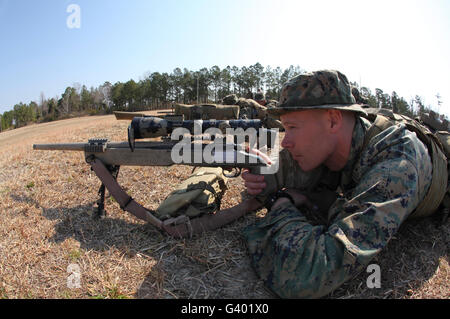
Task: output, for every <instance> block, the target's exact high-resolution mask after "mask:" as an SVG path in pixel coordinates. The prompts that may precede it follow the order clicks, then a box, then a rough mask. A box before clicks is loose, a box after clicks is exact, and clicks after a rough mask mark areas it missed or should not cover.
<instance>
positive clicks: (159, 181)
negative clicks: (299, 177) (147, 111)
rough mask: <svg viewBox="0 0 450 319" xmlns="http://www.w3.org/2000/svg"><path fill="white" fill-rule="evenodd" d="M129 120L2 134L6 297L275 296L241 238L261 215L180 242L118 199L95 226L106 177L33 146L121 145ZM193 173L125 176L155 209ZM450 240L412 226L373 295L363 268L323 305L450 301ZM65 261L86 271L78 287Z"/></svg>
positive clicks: (130, 172)
mask: <svg viewBox="0 0 450 319" xmlns="http://www.w3.org/2000/svg"><path fill="white" fill-rule="evenodd" d="M127 125H128V122H127V121H116V120H115V118H114V117H113V116H112V115H110V116H94V117H83V118H78V119H69V120H63V121H58V122H53V123H46V124H39V125H32V126H28V127H24V128H20V129H17V130H13V131H8V132H3V133H0V298H244V299H247V298H248V299H253V298H276V296H274V295H273V294H272V293H271V292H270V291H268V290H267V289H266V288H265V287H264V285H263V283H262V282H261V281H260V280H259V279H258V278H257V277H256V275H255V274H254V272H253V270H252V268H251V266H250V262H249V257H248V254H247V250H246V246H245V242H244V241H243V238H242V235H241V230H242V228H243V227H245V226H246V225H248V224H250V223H253V222H254V221H255V220H256V218H259V217H258V216H259V215H257V214H256V213H250V214H248V215H247V216H245V217H244V218H241V219H239V220H238V221H236V222H234V223H232V224H230V225H228V226H227V227H224V228H222V229H220V230H217V231H215V232H209V233H204V234H202V235H199V236H196V237H194V238H192V239H183V240H175V239H172V238H169V237H167V236H165V235H164V234H162V233H160V232H159V231H158V230H157V229H155V228H154V227H152V226H150V225H146V224H145V223H144V222H143V221H140V220H138V219H136V218H135V217H133V216H132V215H130V214H128V213H126V212H123V211H121V209H120V208H119V206H118V204H117V203H116V202H115V201H114V200H113V199H112V198H108V199H107V201H106V211H107V215H106V217H104V218H102V219H100V220H94V219H93V218H92V214H93V207H94V206H95V202H96V201H97V199H98V195H97V191H98V188H99V186H100V182H99V180H98V179H97V177H96V176H95V174H94V172H92V171H91V170H90V167H89V165H87V164H86V163H85V162H84V157H83V154H82V153H81V152H68V151H66V152H50V151H48V152H45V151H33V149H32V144H35V143H63V142H87V140H88V139H89V138H103V137H104V138H108V139H109V140H111V141H124V140H126V127H127ZM190 172H191V168H189V167H184V166H172V167H122V168H121V171H120V174H119V179H118V180H119V183H120V184H121V185H122V186H124V188H125V189H126V190H127V191H128V193H129V194H130V195H132V196H133V197H134V198H135V199H136V200H137V201H138V202H139V203H141V204H143V205H144V206H145V207H148V208H151V209H156V208H157V207H158V205H159V203H161V201H162V200H163V199H164V198H165V196H166V195H167V194H169V192H170V191H172V190H173V189H174V188H175V186H176V185H177V183H179V182H181V181H182V180H184V179H185V178H186V177H187V176H189V174H190ZM228 185H229V189H228V191H227V192H226V194H225V196H224V198H223V201H222V207H223V208H228V207H231V206H233V205H236V204H238V203H239V201H240V200H241V198H242V196H243V194H244V187H243V185H242V180H241V179H240V178H237V179H232V180H229V184H228ZM262 213H264V211H260V212H259V214H262ZM449 243H450V223H449V222H447V223H446V224H444V225H442V224H440V223H439V222H438V221H437V220H435V219H433V218H428V219H424V220H420V221H414V222H407V223H406V224H404V225H403V226H402V227H401V229H400V231H399V233H398V234H397V236H396V238H395V239H393V240H392V241H391V242H390V243H389V245H388V247H387V248H386V249H385V250H384V251H383V252H382V253H381V254H380V255H379V256H378V257H377V259H376V260H375V261H374V263H377V264H378V265H379V266H380V269H381V288H374V289H369V288H368V287H367V285H366V280H367V277H368V275H369V274H368V273H361V274H360V275H359V276H357V277H356V278H354V279H353V280H352V281H351V282H349V283H347V284H345V285H344V286H343V287H341V288H339V289H338V290H337V291H335V292H334V293H332V294H331V295H329V296H327V297H326V298H449V297H450V281H449V275H450V266H449V258H448V252H449V247H450V245H449ZM69 265H76V267H78V269H79V275H80V276H79V285H75V286H74V285H73V283H74V281H73V280H72V279H73V275H74V273H73V270H71V269H73V268H70V267H69ZM71 267H73V266H71ZM68 279H69V281H68ZM71 280H72V281H71ZM68 284H69V285H68Z"/></svg>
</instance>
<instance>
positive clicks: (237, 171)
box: [223, 167, 242, 178]
mask: <svg viewBox="0 0 450 319" xmlns="http://www.w3.org/2000/svg"><path fill="white" fill-rule="evenodd" d="M225 171H226V169H224V170H223V176H225V177H228V178H236V177H239V175H241V171H242V168H240V167H233V168H231V170H228V171H229V172H231V174H226V173H225Z"/></svg>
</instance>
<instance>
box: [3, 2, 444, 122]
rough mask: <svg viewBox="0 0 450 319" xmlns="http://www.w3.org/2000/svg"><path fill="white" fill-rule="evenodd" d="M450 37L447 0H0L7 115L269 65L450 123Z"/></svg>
mask: <svg viewBox="0 0 450 319" xmlns="http://www.w3.org/2000/svg"><path fill="white" fill-rule="evenodd" d="M71 4H76V5H77V6H78V7H79V8H80V20H79V22H80V24H79V28H71V26H72V27H73V26H76V22H77V20H74V19H73V16H72V14H73V13H74V12H75V11H71V10H69V12H68V8H69V9H70V7H69V5H71ZM71 18H72V19H71ZM68 20H69V24H68ZM449 35H450V1H447V0H441V1H439V0H429V1H418V0H417V1H411V0H408V1H399V0H389V1H382V0H377V1H365V0H359V1H350V0H349V1H345V0H339V1H335V0H333V1H325V0H323V1H320V0H315V1H311V0H309V1H301V0H293V1H288V0H284V1H283V0H281V1H280V0H278V1H271V0H265V1H264V0H255V1H253V0H227V1H215V0H209V1H206V0H204V1H200V0H187V1H184V0H176V1H175V0H172V1H168V0H164V1H133V0H128V1H123V0H114V1H111V0H95V1H93V0H90V1H87V0H72V1H65V0H60V1H57V0H39V1H29V0H0V39H1V49H0V70H1V71H0V74H1V76H0V113H3V112H4V111H7V110H11V109H12V108H13V107H14V104H17V103H19V102H24V103H29V102H30V101H33V100H34V101H38V100H39V96H40V93H41V92H43V93H44V95H45V96H46V97H47V98H50V97H56V96H57V97H60V95H61V94H62V93H63V92H64V90H65V88H66V87H67V86H71V85H73V84H74V83H80V84H81V85H83V84H84V85H86V86H87V87H90V86H94V87H96V86H99V85H101V84H103V83H104V82H105V81H109V82H111V83H115V82H117V81H122V82H125V81H128V80H130V79H134V80H135V81H139V80H140V79H142V78H143V77H144V75H145V74H148V72H169V73H170V72H172V71H173V69H174V68H176V67H180V68H188V69H189V70H193V71H196V70H199V69H200V68H202V67H207V68H210V67H212V66H214V65H217V66H219V67H220V68H225V67H226V66H228V65H230V66H233V65H236V66H238V67H242V66H249V65H252V64H255V63H256V62H259V63H261V64H262V65H263V66H267V65H270V66H273V67H276V66H280V67H282V68H285V67H288V66H289V65H299V66H300V67H301V68H302V69H304V70H306V71H314V70H318V69H338V70H340V71H341V72H343V73H344V74H346V75H347V77H348V78H349V80H351V81H356V82H359V83H361V84H362V85H363V86H367V87H369V88H370V89H371V90H372V92H374V91H375V88H380V89H382V90H383V91H385V92H386V93H389V94H390V93H392V91H393V90H396V91H397V93H398V95H400V96H403V97H404V98H405V99H406V100H407V101H408V102H409V101H410V99H411V98H413V97H414V96H415V95H420V96H422V97H423V99H424V101H425V104H426V105H432V106H433V107H434V109H435V110H437V111H439V112H440V113H445V114H447V116H449V117H450V63H449V57H450V37H449ZM437 93H439V94H440V95H441V97H442V100H443V102H444V103H443V104H442V105H441V106H440V108H439V109H438V107H437V103H436V97H435V96H436V94H437Z"/></svg>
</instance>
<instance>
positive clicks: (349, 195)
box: [244, 117, 432, 298]
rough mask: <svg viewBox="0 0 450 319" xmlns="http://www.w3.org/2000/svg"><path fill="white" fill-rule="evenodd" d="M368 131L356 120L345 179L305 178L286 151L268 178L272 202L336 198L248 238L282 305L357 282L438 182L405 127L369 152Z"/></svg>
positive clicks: (274, 220) (272, 217)
mask: <svg viewBox="0 0 450 319" xmlns="http://www.w3.org/2000/svg"><path fill="white" fill-rule="evenodd" d="M369 127H370V122H369V121H367V120H366V119H363V118H359V117H357V121H356V125H355V128H354V131H353V137H352V146H351V150H350V155H349V160H348V162H347V164H346V166H345V167H344V169H343V170H342V171H341V172H330V171H329V170H328V169H326V168H325V167H320V168H318V169H316V170H314V171H312V172H308V173H305V172H303V171H301V169H300V167H299V166H298V164H297V163H296V162H295V161H294V160H293V159H292V158H291V157H290V155H289V152H287V151H286V150H283V151H281V152H280V169H279V171H278V173H277V174H276V175H273V176H266V177H267V178H266V182H267V184H268V185H273V186H272V187H269V188H267V189H266V190H265V194H270V193H272V192H273V191H275V190H276V189H277V188H281V187H287V188H295V189H300V190H304V191H305V192H311V194H312V193H313V192H316V191H320V192H322V191H325V193H328V194H329V193H335V194H336V195H337V197H336V198H333V200H332V201H331V202H330V204H331V206H329V205H328V207H325V208H323V207H322V210H321V213H320V210H318V211H316V212H313V213H311V212H309V211H307V210H306V209H305V208H303V207H302V208H296V207H295V206H293V205H292V204H291V203H285V204H282V205H280V206H278V207H276V208H275V209H273V210H272V211H270V212H268V213H267V215H266V216H265V217H264V218H262V219H261V220H260V221H258V222H256V224H254V225H251V226H248V227H247V228H246V229H245V230H244V236H245V238H246V240H247V243H248V248H249V252H250V254H251V259H252V263H253V266H254V268H255V270H256V272H257V273H258V275H259V276H260V277H261V278H262V279H263V280H264V281H265V283H266V285H267V286H268V287H269V288H270V289H272V290H273V291H274V292H275V293H276V294H277V295H279V296H280V297H282V298H318V297H321V296H324V295H327V294H328V293H330V292H331V291H333V290H334V289H336V288H337V287H339V286H340V285H341V284H342V283H344V282H345V281H347V280H349V279H351V278H352V277H354V276H356V275H357V274H358V273H359V272H361V271H362V270H364V269H365V267H366V266H367V265H368V264H369V262H370V260H371V259H372V258H373V257H375V256H376V255H377V254H378V253H379V252H380V251H381V249H382V248H383V247H385V246H386V244H387V243H388V241H389V240H390V239H391V238H392V236H393V235H394V234H395V233H396V232H397V230H398V229H399V227H400V225H401V224H402V222H403V221H405V219H406V218H407V217H408V215H409V214H410V213H411V212H412V211H413V210H414V209H415V207H417V205H418V204H419V202H420V201H421V200H423V198H424V197H425V195H426V192H427V190H428V188H429V186H430V184H431V176H432V164H431V159H430V156H429V154H428V151H427V148H426V146H425V145H424V144H423V143H422V142H421V141H420V140H419V139H418V138H417V137H416V135H415V133H412V132H410V131H408V130H407V129H406V127H405V126H404V124H398V125H395V126H392V127H390V128H388V129H386V130H385V131H383V132H381V133H380V134H378V135H376V136H375V137H373V138H372V139H371V140H370V142H369V144H368V146H367V147H366V148H365V149H363V141H364V136H365V134H366V132H367V129H368V128H369ZM263 196H264V194H263ZM319 198H320V197H319Z"/></svg>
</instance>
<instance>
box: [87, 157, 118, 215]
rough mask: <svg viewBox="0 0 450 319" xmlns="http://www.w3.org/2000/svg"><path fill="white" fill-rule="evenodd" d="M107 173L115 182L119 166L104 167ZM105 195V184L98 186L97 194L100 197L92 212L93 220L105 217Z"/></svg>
mask: <svg viewBox="0 0 450 319" xmlns="http://www.w3.org/2000/svg"><path fill="white" fill-rule="evenodd" d="M106 168H107V169H108V171H109V172H110V173H111V175H112V177H113V178H114V179H115V180H117V177H118V176H119V169H120V166H106ZM105 193H106V187H105V184H103V182H102V185H101V186H100V189H99V190H98V194H99V195H100V198H99V199H98V201H97V207H96V208H95V210H94V216H93V217H94V218H95V219H100V218H102V217H104V216H106V211H105Z"/></svg>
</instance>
